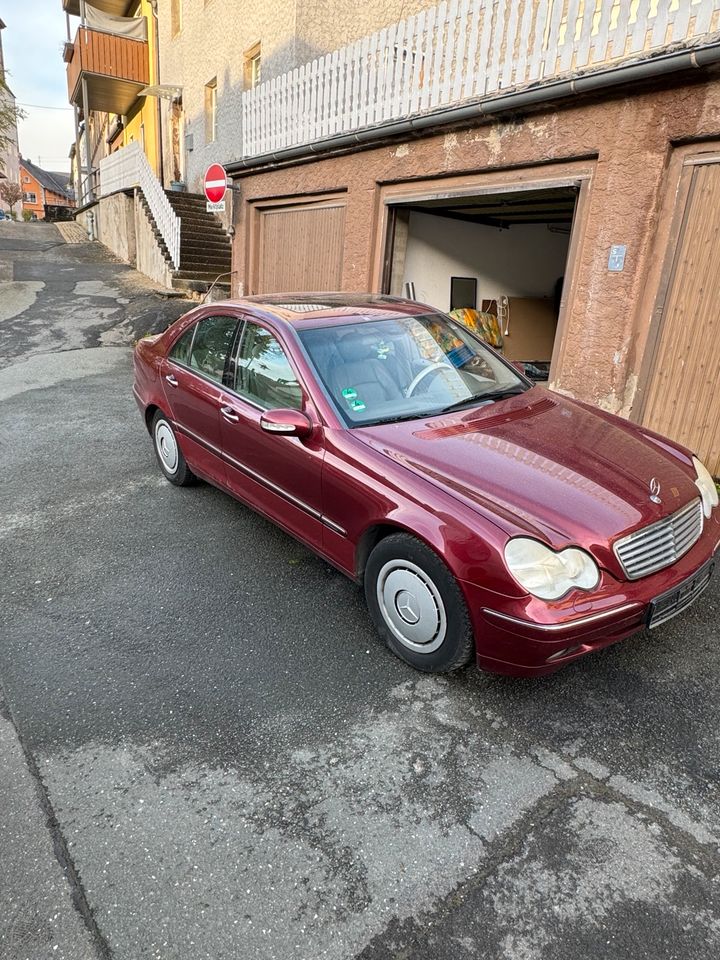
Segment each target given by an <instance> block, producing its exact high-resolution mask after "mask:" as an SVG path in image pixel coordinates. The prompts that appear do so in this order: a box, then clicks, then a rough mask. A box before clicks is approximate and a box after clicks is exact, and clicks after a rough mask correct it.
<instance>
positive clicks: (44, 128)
mask: <svg viewBox="0 0 720 960" xmlns="http://www.w3.org/2000/svg"><path fill="white" fill-rule="evenodd" d="M0 20H4V21H5V25H6V27H7V29H6V30H3V32H2V39H3V51H4V53H5V68H6V70H7V72H8V77H7V84H8V86H9V87H10V89H11V90H12V92H13V93H14V94H15V97H16V100H17V103H18V106H21V107H22V109H23V110H24V111H25V113H26V114H27V118H26V119H25V120H21V121H20V122H19V124H18V134H19V139H20V153H21V154H22V155H23V156H24V157H27V159H28V160H30V161H31V162H32V163H36V164H38V165H39V166H41V167H43V168H44V169H45V170H58V171H64V172H68V171H69V170H70V160H69V158H68V153H69V152H70V145H71V144H72V142H73V139H74V136H75V133H74V130H73V113H72V109H71V108H70V107H69V104H68V98H67V82H66V79H65V64H64V63H63V59H62V45H63V42H64V41H65V38H66V33H67V30H66V26H65V14H64V13H63V9H62V0H0ZM77 23H78V20H77V18H76V17H73V18H71V25H72V29H73V32H74V30H75V28H76V26H77ZM49 107H50V108H56V107H60V108H62V109H48V108H49Z"/></svg>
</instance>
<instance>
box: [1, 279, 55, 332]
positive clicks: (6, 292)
mask: <svg viewBox="0 0 720 960" xmlns="http://www.w3.org/2000/svg"><path fill="white" fill-rule="evenodd" d="M44 287H45V284H44V283H43V282H42V280H11V281H6V282H0V323H4V322H6V321H7V320H12V319H13V318H14V317H19V316H20V315H21V314H23V313H25V311H26V310H29V309H30V308H31V307H32V306H33V305H34V303H35V301H36V300H37V297H38V294H39V293H40V291H41V290H43V289H44Z"/></svg>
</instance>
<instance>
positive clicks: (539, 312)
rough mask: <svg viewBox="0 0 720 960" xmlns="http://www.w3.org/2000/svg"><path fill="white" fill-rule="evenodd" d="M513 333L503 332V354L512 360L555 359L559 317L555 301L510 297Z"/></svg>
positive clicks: (510, 331) (510, 325) (509, 304)
mask: <svg viewBox="0 0 720 960" xmlns="http://www.w3.org/2000/svg"><path fill="white" fill-rule="evenodd" d="M508 308H509V313H510V316H509V321H508V327H507V329H508V330H509V332H508V334H507V336H505V330H504V329H503V354H504V355H505V356H506V357H507V358H508V360H546V361H549V360H551V359H552V352H553V344H554V342H555V331H556V329H557V314H556V313H555V304H554V301H553V300H552V298H550V297H547V298H544V297H510V298H509V300H508Z"/></svg>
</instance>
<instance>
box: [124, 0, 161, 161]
mask: <svg viewBox="0 0 720 960" xmlns="http://www.w3.org/2000/svg"><path fill="white" fill-rule="evenodd" d="M128 16H129V17H136V16H143V17H145V19H146V20H147V25H148V52H149V57H150V83H151V84H154V83H157V58H156V54H155V50H156V44H157V22H156V20H155V17H154V16H153V12H152V7H151V5H150V2H149V0H140V2H138V3H136V4H135V6H134V7H133V8H132V9H131V10H130V11H129V12H128ZM119 141H120V142H119V143H118V147H119V146H123V147H125V146H127V145H128V144H129V143H133V142H137V143H141V144H143V149H144V152H145V156H146V157H147V158H148V161H149V163H150V166H151V167H152V168H153V171H154V172H155V175H156V176H157V177H159V176H160V172H161V171H160V125H159V120H158V100H157V97H139V98H138V100H137V103H136V105H135V107H134V108H133V110H132V111H131V112H130V113H129V114H128V116H127V120H126V123H125V128H124V130H123V132H122V138H121V139H120V138H119ZM113 146H115V145H113Z"/></svg>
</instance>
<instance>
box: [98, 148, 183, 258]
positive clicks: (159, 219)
mask: <svg viewBox="0 0 720 960" xmlns="http://www.w3.org/2000/svg"><path fill="white" fill-rule="evenodd" d="M99 167H100V188H99V195H100V196H101V197H106V196H107V195H108V194H110V193H115V192H116V191H117V190H131V189H132V188H133V187H139V188H140V189H141V190H142V192H143V195H144V197H145V201H146V202H147V205H148V207H149V208H150V213H151V214H152V216H153V219H154V221H155V225H156V226H157V228H158V230H159V231H160V235H161V237H162V238H163V240H164V241H165V246H166V247H167V249H168V253H169V254H170V259H171V260H172V263H173V266H174V267H175V269H176V270H177V269H179V267H180V218H179V217H178V216H177V214H176V213H175V211H174V210H173V208H172V206H171V205H170V201H169V200H168V198H167V196H166V195H165V191H164V190H163V188H162V185H161V184H160V182H159V181H158V179H157V177H156V176H155V174H154V173H153V171H152V167H151V166H150V164H149V163H148V160H147V157H146V156H145V154H144V153H143V151H142V148H141V147H140V144H139V143H137V142H135V143H130V144H128V145H127V147H122V149H120V150H116V151H115V153H111V154H110V156H109V157H104V158H103V159H102V160H101V161H100V164H99Z"/></svg>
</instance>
